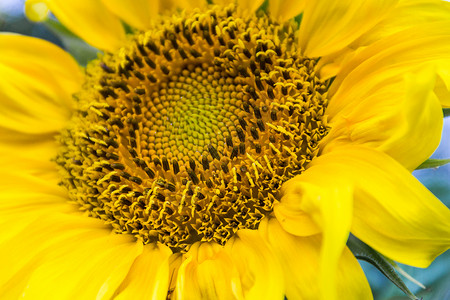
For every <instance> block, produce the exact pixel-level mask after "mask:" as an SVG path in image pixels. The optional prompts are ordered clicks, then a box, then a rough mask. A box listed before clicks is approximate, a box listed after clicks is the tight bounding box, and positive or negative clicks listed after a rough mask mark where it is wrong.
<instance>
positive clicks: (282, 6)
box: [269, 0, 307, 22]
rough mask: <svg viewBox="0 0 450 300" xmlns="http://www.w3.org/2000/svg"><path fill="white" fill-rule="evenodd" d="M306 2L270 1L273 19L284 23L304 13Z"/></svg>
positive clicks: (291, 0)
mask: <svg viewBox="0 0 450 300" xmlns="http://www.w3.org/2000/svg"><path fill="white" fill-rule="evenodd" d="M305 2H307V1H304V0H270V1H269V12H270V15H271V17H272V18H274V19H276V20H278V21H279V22H284V21H287V20H289V19H290V18H293V17H295V16H297V15H299V14H301V13H302V11H303V9H304V7H305Z"/></svg>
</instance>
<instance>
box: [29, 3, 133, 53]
mask: <svg viewBox="0 0 450 300" xmlns="http://www.w3.org/2000/svg"><path fill="white" fill-rule="evenodd" d="M27 1H32V4H33V6H36V5H37V4H38V3H43V4H45V5H47V6H48V8H49V9H50V11H51V12H52V13H53V14H54V15H55V16H56V18H58V20H59V21H60V22H61V23H62V24H64V25H65V26H66V27H67V28H68V29H69V30H71V31H72V32H73V33H75V34H76V35H78V36H79V37H80V38H82V39H83V40H84V41H86V42H87V43H88V44H90V45H92V46H94V47H96V48H98V49H100V50H108V51H113V50H115V49H117V48H119V47H120V46H121V43H122V41H123V40H124V39H125V31H124V29H123V27H122V24H121V22H120V19H119V18H118V17H116V16H115V15H114V14H113V13H112V12H110V11H109V10H108V9H107V8H106V6H104V5H103V3H102V1H101V0H78V1H64V0H41V1H38V0H27ZM25 12H26V13H28V15H29V18H30V19H31V20H33V18H34V19H36V15H40V14H38V13H36V12H35V11H33V10H31V9H30V10H26V11H25Z"/></svg>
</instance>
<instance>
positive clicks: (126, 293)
mask: <svg viewBox="0 0 450 300" xmlns="http://www.w3.org/2000/svg"><path fill="white" fill-rule="evenodd" d="M171 255H172V251H170V249H169V248H167V247H166V246H164V245H161V244H158V245H156V244H149V245H146V246H144V251H143V253H142V254H141V255H139V256H138V257H137V258H136V260H135V261H134V263H133V265H132V266H131V268H130V272H129V273H128V275H127V277H126V278H125V280H124V281H123V282H122V284H121V285H120V287H119V289H118V290H117V291H116V295H115V296H114V299H116V300H124V299H133V300H134V299H154V300H157V299H166V298H167V291H168V288H169V257H170V256H171Z"/></svg>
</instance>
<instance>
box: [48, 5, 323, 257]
mask: <svg viewBox="0 0 450 300" xmlns="http://www.w3.org/2000/svg"><path fill="white" fill-rule="evenodd" d="M295 26H297V24H294V23H292V24H277V23H275V22H274V21H272V20H271V19H270V18H269V17H267V16H266V15H263V16H259V17H256V16H253V17H242V16H240V15H239V13H238V12H237V11H236V10H235V8H234V6H230V7H228V8H227V9H219V8H217V7H212V8H211V9H210V10H208V11H207V12H202V13H200V12H193V13H190V14H182V15H177V16H174V17H173V18H172V19H169V18H165V19H162V20H160V21H158V22H155V23H154V26H153V29H151V30H149V31H146V32H142V33H138V34H135V35H133V36H131V37H130V38H129V41H128V43H127V44H126V45H124V47H122V48H121V49H120V50H119V51H117V53H106V54H105V55H104V56H103V57H101V58H99V59H98V60H95V61H94V62H92V63H91V64H90V65H89V66H88V68H87V76H86V78H87V79H86V82H85V84H84V87H83V90H82V91H80V92H79V93H78V94H76V95H75V99H76V101H77V112H76V114H75V115H74V116H73V118H72V120H71V122H70V125H69V126H68V128H67V129H66V130H65V131H64V132H63V133H62V135H61V137H60V142H61V144H62V147H61V150H60V153H59V155H58V157H57V162H58V164H59V165H61V166H62V169H63V170H64V171H65V176H64V179H63V184H64V186H66V187H67V189H68V191H69V193H70V197H71V199H72V200H73V201H74V202H76V203H78V204H79V205H81V207H82V209H83V210H85V211H88V212H89V214H90V215H91V216H94V217H98V218H100V219H103V220H105V221H106V222H108V223H110V224H111V225H112V226H113V227H114V229H115V231H116V232H121V233H129V234H132V235H135V236H136V237H138V238H139V239H141V240H142V241H143V242H144V243H149V242H155V241H159V242H161V243H164V244H166V245H168V246H169V247H171V248H172V249H173V250H174V251H186V250H187V249H188V247H189V245H191V244H193V243H194V242H197V241H216V242H218V243H220V244H224V243H225V242H226V241H227V240H228V239H229V238H230V237H231V236H232V235H233V234H234V233H235V232H236V231H237V230H239V229H245V228H249V229H255V228H257V226H258V224H259V222H260V221H261V219H262V218H264V216H266V215H267V214H268V213H270V212H271V211H272V207H273V203H274V201H275V199H277V196H278V192H279V187H280V186H281V184H282V183H283V182H285V181H286V180H288V179H290V178H292V177H293V176H295V175H297V174H300V173H301V172H302V171H303V170H304V169H305V166H306V165H307V164H308V162H309V161H310V160H311V159H312V158H313V157H314V156H316V155H317V154H318V147H317V145H318V142H319V141H320V140H321V139H322V138H323V137H324V136H325V135H326V133H327V131H328V127H327V124H326V118H324V110H325V107H326V105H327V97H326V90H327V87H326V84H325V83H324V82H323V81H321V80H320V79H319V78H318V77H317V75H316V74H315V64H316V62H315V61H314V60H310V59H308V58H305V57H302V56H301V55H300V54H299V51H298V49H297V46H296V42H295V36H294V32H295V28H294V27H295Z"/></svg>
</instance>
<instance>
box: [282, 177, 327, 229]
mask: <svg viewBox="0 0 450 300" xmlns="http://www.w3.org/2000/svg"><path fill="white" fill-rule="evenodd" d="M288 184H289V181H288V182H286V183H285V184H284V185H283V186H287V185H288ZM283 197H284V200H285V202H286V203H285V204H283V205H281V204H280V203H279V202H276V203H274V214H275V216H276V218H277V219H278V221H279V222H280V224H281V226H282V227H283V228H284V230H286V231H287V232H289V233H291V234H294V235H298V236H309V235H314V234H317V233H320V232H321V229H320V227H319V226H318V225H317V224H316V222H315V221H314V219H313V218H312V216H311V215H310V214H308V213H306V212H305V211H303V210H302V208H301V204H302V203H301V202H298V201H295V200H294V199H293V200H288V198H290V197H292V198H296V197H297V195H295V193H289V194H288V195H286V194H285V195H284V196H283ZM288 203H289V204H288Z"/></svg>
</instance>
